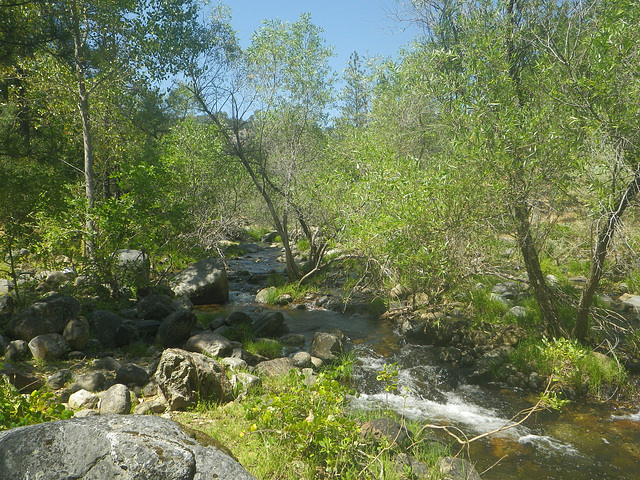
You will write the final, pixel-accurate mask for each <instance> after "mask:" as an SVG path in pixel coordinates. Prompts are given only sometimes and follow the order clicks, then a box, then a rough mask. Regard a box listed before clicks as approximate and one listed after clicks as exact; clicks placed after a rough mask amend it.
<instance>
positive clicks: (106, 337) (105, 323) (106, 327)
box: [89, 310, 123, 347]
mask: <svg viewBox="0 0 640 480" xmlns="http://www.w3.org/2000/svg"><path fill="white" fill-rule="evenodd" d="M122 322H123V319H122V318H121V317H120V316H119V315H116V314H115V313H113V312H109V311H107V310H96V311H95V312H93V313H92V314H91V316H90V317H89V325H90V326H91V331H92V333H93V336H94V337H95V338H97V339H98V340H99V341H100V343H102V345H104V346H105V347H115V346H116V332H117V331H118V328H119V327H120V326H122Z"/></svg>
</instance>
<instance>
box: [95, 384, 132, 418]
mask: <svg viewBox="0 0 640 480" xmlns="http://www.w3.org/2000/svg"><path fill="white" fill-rule="evenodd" d="M130 412H131V392H130V391H129V389H128V388H127V387H126V385H122V384H121V383H116V384H115V385H113V386H112V387H111V388H109V390H107V391H106V392H104V394H103V395H102V398H101V399H100V415H120V414H127V413H130Z"/></svg>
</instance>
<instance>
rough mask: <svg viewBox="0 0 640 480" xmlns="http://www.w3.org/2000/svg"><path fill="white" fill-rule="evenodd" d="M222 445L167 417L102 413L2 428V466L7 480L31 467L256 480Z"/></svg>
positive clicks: (82, 474)
mask: <svg viewBox="0 0 640 480" xmlns="http://www.w3.org/2000/svg"><path fill="white" fill-rule="evenodd" d="M221 448H222V447H220V446H218V444H216V442H215V441H214V440H213V439H211V438H210V437H208V436H207V435H205V434H202V433H201V434H199V435H195V434H187V433H185V431H184V430H183V429H182V428H181V427H180V426H179V425H178V424H176V423H174V422H172V421H170V420H167V419H164V418H161V417H157V416H153V415H128V416H122V415H109V416H102V415H100V416H90V417H85V418H72V419H70V420H63V421H57V422H46V423H42V424H39V425H31V426H28V427H19V428H14V429H11V430H7V431H4V432H0V470H1V471H2V472H3V478H5V479H6V480H17V479H25V478H29V477H30V475H32V473H30V472H51V473H50V475H48V476H46V478H62V475H61V472H64V478H76V479H89V478H94V479H97V478H100V479H115V478H119V479H122V480H125V479H133V478H146V479H185V480H195V479H205V478H206V479H213V478H216V479H218V480H255V477H253V476H252V475H250V474H249V473H247V472H246V471H245V470H244V469H243V468H242V467H241V466H240V465H239V464H238V463H237V462H236V461H235V460H233V459H232V458H231V457H230V456H229V455H228V454H226V453H224V452H223V451H222V450H221ZM15 452H20V455H15ZM80 453H81V454H80ZM43 478H45V477H43Z"/></svg>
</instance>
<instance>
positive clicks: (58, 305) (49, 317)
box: [9, 294, 80, 342]
mask: <svg viewBox="0 0 640 480" xmlns="http://www.w3.org/2000/svg"><path fill="white" fill-rule="evenodd" d="M79 314H80V302H78V300H76V299H75V298H73V297H70V296H69V295H60V294H53V295H49V296H48V297H45V298H43V299H41V300H38V301H37V302H35V303H33V304H32V305H30V306H29V307H27V308H25V309H24V310H23V311H22V312H20V313H18V314H17V315H16V316H15V317H14V318H13V319H12V320H11V321H10V322H9V331H11V332H12V333H13V335H14V336H15V338H19V339H21V340H25V341H27V342H28V341H30V340H31V339H32V338H34V337H37V336H38V335H43V334H47V333H62V332H63V330H64V327H65V326H66V325H67V323H69V321H70V320H73V319H74V318H76V317H77V316H78V315H79Z"/></svg>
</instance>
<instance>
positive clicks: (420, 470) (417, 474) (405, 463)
mask: <svg viewBox="0 0 640 480" xmlns="http://www.w3.org/2000/svg"><path fill="white" fill-rule="evenodd" d="M396 470H397V471H398V473H401V474H406V473H407V472H409V473H411V475H412V476H411V477H409V478H429V467H427V464H426V463H424V462H421V461H420V460H417V459H416V458H414V457H412V456H411V455H407V454H406V453H399V454H398V455H397V456H396Z"/></svg>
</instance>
